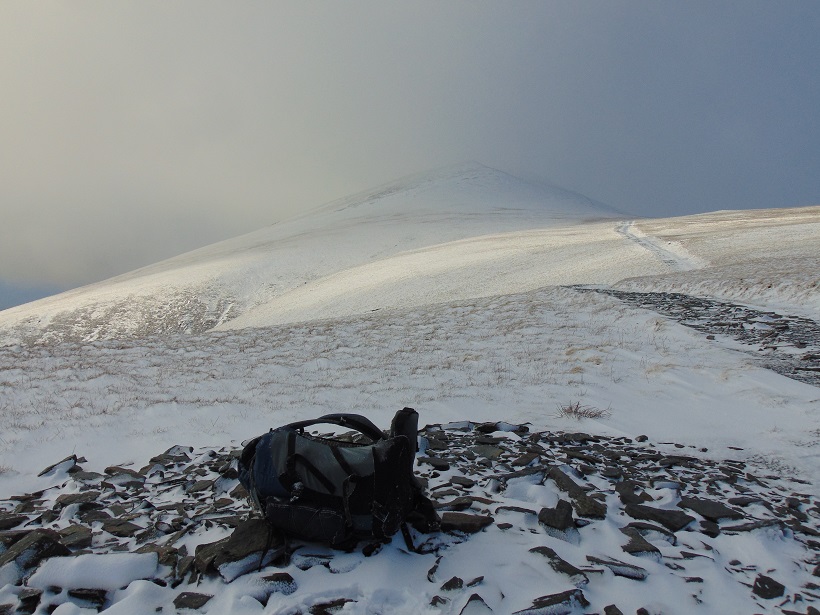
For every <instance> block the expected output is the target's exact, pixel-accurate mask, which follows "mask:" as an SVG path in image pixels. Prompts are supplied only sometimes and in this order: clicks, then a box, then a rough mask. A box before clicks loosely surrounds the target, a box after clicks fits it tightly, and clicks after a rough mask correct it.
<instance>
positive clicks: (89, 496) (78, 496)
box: [54, 491, 100, 508]
mask: <svg viewBox="0 0 820 615" xmlns="http://www.w3.org/2000/svg"><path fill="white" fill-rule="evenodd" d="M99 497H100V492H99V491H82V492H81V493H63V494H62V495H58V496H57V499H56V500H55V502H54V503H55V507H56V508H65V507H66V506H70V505H71V504H88V503H89V502H97V500H98V499H99Z"/></svg>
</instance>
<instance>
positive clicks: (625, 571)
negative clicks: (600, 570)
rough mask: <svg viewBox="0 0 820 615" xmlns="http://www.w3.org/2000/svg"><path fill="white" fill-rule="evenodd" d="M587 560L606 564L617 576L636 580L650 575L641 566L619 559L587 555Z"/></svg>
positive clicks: (602, 564) (601, 564) (600, 564)
mask: <svg viewBox="0 0 820 615" xmlns="http://www.w3.org/2000/svg"><path fill="white" fill-rule="evenodd" d="M586 557H587V561H589V562H590V563H593V564H598V565H599V566H606V567H607V568H609V569H610V570H611V571H612V573H613V574H614V575H615V576H616V577H624V578H626V579H634V580H636V581H643V580H644V579H645V578H646V577H648V576H649V572H647V571H646V569H645V568H641V567H640V566H633V565H632V564H627V563H626V562H622V561H620V560H617V559H612V558H603V557H595V556H594V555H587V556H586Z"/></svg>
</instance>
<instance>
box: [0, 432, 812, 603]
mask: <svg viewBox="0 0 820 615" xmlns="http://www.w3.org/2000/svg"><path fill="white" fill-rule="evenodd" d="M420 442H421V450H420V452H419V456H418V464H417V474H418V475H419V476H420V477H422V478H423V479H424V480H425V481H426V482H427V487H428V493H429V495H430V496H431V498H432V499H433V500H434V502H435V503H436V506H437V508H438V509H439V512H440V514H441V517H442V531H441V532H440V533H436V534H432V535H422V534H417V533H415V532H414V533H413V540H414V543H415V546H414V550H415V552H416V553H415V554H411V553H409V552H408V553H407V555H408V556H411V557H419V558H420V557H426V558H428V559H429V560H430V561H431V562H433V563H432V565H431V566H429V567H427V566H425V567H424V569H425V570H426V575H422V576H423V577H424V578H419V579H406V583H407V584H408V585H410V586H414V587H416V586H417V587H421V588H423V592H422V593H423V594H424V596H425V597H424V600H425V602H429V604H430V605H431V606H432V607H433V608H435V609H438V610H440V611H441V612H444V613H462V614H465V615H466V614H467V613H481V612H483V613H492V612H496V613H503V612H516V613H519V614H523V613H576V612H577V613H606V614H609V615H612V614H616V613H621V612H634V611H635V609H634V606H633V607H632V608H631V609H627V608H626V607H625V605H624V604H623V602H624V598H623V596H624V595H626V594H625V593H624V592H625V591H630V592H633V593H634V594H637V595H639V596H640V594H641V592H644V591H646V590H645V589H644V588H646V587H654V586H652V585H651V583H653V582H654V581H656V580H663V582H664V583H665V585H664V587H667V586H668V587H675V588H679V589H680V596H682V597H683V598H685V599H686V600H688V601H689V602H690V603H691V607H692V609H691V610H692V612H694V611H697V610H698V607H699V606H701V605H702V607H703V608H702V609H701V610H702V611H703V612H715V611H714V610H713V609H710V608H709V603H708V602H706V603H705V604H704V602H705V601H707V600H709V599H710V596H714V595H715V591H716V590H717V591H719V592H721V593H722V594H727V595H730V596H731V595H737V596H744V597H745V598H744V599H745V600H748V601H749V602H748V604H749V605H753V608H754V609H755V610H758V611H760V612H764V611H765V612H775V613H787V614H793V613H802V614H806V613H818V612H819V611H818V610H817V608H818V607H820V556H818V553H819V552H820V502H819V501H818V497H817V496H816V495H814V494H813V491H814V489H813V487H812V486H809V485H807V484H804V483H800V482H798V481H790V480H787V479H785V478H783V477H776V476H768V475H762V474H759V473H756V472H754V471H752V470H751V469H750V468H747V467H746V466H745V465H744V463H742V462H740V461H733V460H722V461H711V460H707V459H704V458H702V456H703V455H704V454H706V453H707V451H703V450H698V449H695V448H693V447H691V446H685V445H681V444H672V443H658V444H657V445H653V444H652V443H650V442H648V441H647V440H646V438H645V437H640V436H639V437H636V438H634V439H630V438H607V437H601V436H591V435H588V434H584V433H553V432H539V433H530V432H529V431H528V429H527V427H526V426H518V425H510V424H505V423H493V424H487V423H484V424H475V423H468V422H465V423H460V424H449V425H443V426H441V425H435V426H428V427H426V428H425V429H424V430H422V432H421V434H420ZM670 451H671V452H670ZM238 453H239V449H229V448H223V449H218V450H211V449H200V450H193V449H192V448H189V447H184V446H175V447H173V448H171V449H170V450H168V451H166V452H165V453H163V454H161V455H158V456H156V457H154V458H153V459H151V460H150V463H148V464H147V465H146V466H145V467H143V468H128V467H109V468H106V469H105V471H104V472H103V473H96V472H89V471H86V470H84V469H83V467H82V463H84V460H83V459H82V458H77V457H70V458H68V459H66V460H63V461H61V462H60V463H58V464H55V465H54V466H51V467H49V468H46V469H45V470H44V471H43V474H44V476H49V477H53V478H54V481H53V482H54V484H55V486H54V487H52V488H50V489H46V490H44V491H40V492H37V493H30V494H25V495H20V496H17V497H13V498H9V499H6V500H4V501H0V614H4V615H5V614H7V613H51V612H53V611H54V610H56V609H57V608H58V607H60V606H61V605H64V604H65V603H74V604H75V605H76V606H77V607H81V608H84V609H92V610H98V611H99V610H105V609H108V608H110V607H112V606H115V605H117V604H118V603H124V601H125V600H126V599H128V598H129V596H132V595H134V594H135V593H136V590H134V591H131V592H130V593H129V591H128V590H129V588H134V587H136V586H137V585H136V584H138V583H142V584H143V586H144V584H145V583H150V584H152V586H156V588H157V591H158V592H159V593H156V594H151V595H152V596H154V598H153V599H154V600H155V602H153V603H152V604H154V605H155V608H156V611H157V612H162V613H174V612H177V611H179V612H186V611H190V610H201V611H209V610H210V609H211V607H212V606H213V605H214V604H215V603H216V602H217V597H218V594H219V593H220V592H221V591H225V590H226V589H227V588H228V587H229V586H230V585H231V584H232V583H236V582H237V581H238V580H239V581H243V580H244V581H248V582H247V583H245V585H243V587H244V588H246V589H245V590H244V591H245V593H247V595H246V596H245V597H244V598H243V599H245V600H252V601H255V602H254V604H257V607H258V609H262V607H263V606H265V607H266V612H297V613H298V612H301V613H311V614H321V613H331V612H336V611H338V610H340V609H344V610H346V611H347V610H349V609H348V608H347V607H346V606H345V605H353V603H355V602H356V601H358V600H364V599H365V598H364V597H363V596H362V594H361V593H358V594H351V595H344V594H340V595H332V596H327V595H322V596H319V597H315V598H311V597H310V596H308V595H306V594H307V591H308V590H305V589H303V585H304V586H309V580H310V579H311V578H315V573H316V572H317V569H318V571H319V572H320V573H322V574H329V575H351V574H354V572H353V571H354V570H355V569H356V568H357V567H358V566H360V565H361V564H362V563H363V562H364V561H365V560H370V561H373V559H377V558H379V556H380V553H382V555H384V553H383V552H382V549H383V548H384V547H383V545H380V544H374V543H362V544H360V545H358V547H357V548H356V549H355V550H354V551H353V552H341V551H333V550H330V549H327V548H320V547H318V546H317V545H309V544H302V543H296V542H284V541H282V540H281V539H280V537H278V536H275V535H273V534H271V533H269V532H268V529H267V527H266V525H265V523H264V521H263V520H261V519H259V518H257V517H256V516H254V514H253V513H252V511H251V508H250V506H249V504H248V501H247V499H246V493H245V491H244V489H243V488H242V487H241V486H240V485H239V483H238V480H237V474H236V469H235V468H236V463H235V460H236V457H237V455H238ZM696 455H697V456H696ZM488 534H489V535H490V538H493V537H494V538H497V541H496V543H493V544H498V545H503V544H506V543H509V544H516V545H526V546H524V547H521V548H519V551H520V552H516V553H513V554H512V557H513V559H514V560H515V561H517V562H519V561H520V562H527V563H528V565H530V566H531V567H533V568H534V569H536V570H538V571H540V572H539V574H541V575H542V576H543V578H544V580H545V583H546V581H548V583H546V585H545V587H546V586H549V587H563V588H564V589H562V590H561V591H550V592H539V590H538V588H537V587H533V588H532V589H531V590H528V591H531V592H532V595H527V596H525V597H522V596H521V595H516V594H515V592H518V593H519V594H520V592H521V591H522V590H521V589H520V588H518V589H515V588H514V587H512V586H511V585H510V582H509V581H508V580H507V577H505V576H504V575H503V574H501V573H498V576H497V577H496V576H495V574H494V573H488V574H486V575H483V576H471V575H469V574H467V573H466V572H465V573H464V574H458V573H457V571H458V570H460V569H462V568H463V569H464V570H465V571H468V570H470V569H471V568H470V567H469V566H467V565H466V560H464V559H463V558H464V556H463V555H459V553H462V551H460V550H459V548H460V547H463V546H465V545H469V543H470V541H475V540H477V539H478V538H479V537H481V536H482V535H483V536H484V537H485V538H486V537H487V535H488ZM515 536H518V537H520V538H521V539H515V538H514V537H515ZM752 537H758V538H760V540H762V543H763V544H768V543H767V541H773V542H772V543H771V544H777V545H779V547H778V548H779V549H780V550H781V551H782V552H783V553H786V554H791V555H790V559H788V561H786V562H785V563H784V565H783V567H782V568H777V567H775V568H772V567H770V566H768V565H766V566H764V565H763V564H762V563H761V562H760V561H758V559H756V558H755V557H754V556H753V551H750V550H748V549H746V546H747V545H748V544H750V542H749V541H750V539H751V538H752ZM213 538H216V539H215V540H213ZM396 540H398V541H401V538H396ZM396 540H394V543H395V542H396ZM736 547H739V548H736ZM401 548H402V549H404V546H403V542H402V547H401ZM408 551H409V549H408ZM744 553H746V554H748V555H747V556H744V555H743V554H744ZM487 557H488V558H489V559H490V560H492V557H493V555H492V554H488V555H487ZM459 558H462V559H459ZM784 561H785V560H784ZM409 569H410V568H408V570H409ZM501 569H502V568H499V567H496V568H492V570H501ZM454 571H456V573H455V574H454V573H453V572H454ZM311 575H313V577H311ZM619 579H620V580H619ZM251 581H252V583H251ZM615 581H617V583H620V585H617V586H616V585H614V582H615ZM624 583H626V584H632V585H634V590H632V589H629V586H628V587H626V589H625V588H624V585H623V584H624ZM143 586H140V587H143ZM614 587H618V588H619V589H618V590H617V591H614V590H611V588H614ZM247 588H252V589H247ZM140 591H143V590H140ZM648 593H651V592H648ZM146 595H147V594H146ZM157 596H159V597H157ZM652 598H653V597H652V596H649V595H647V596H646V600H647V605H648V606H647V607H646V608H643V607H641V608H639V609H638V610H637V612H638V613H654V612H658V611H657V609H655V610H653V609H652V607H650V606H649V604H650V602H652V600H651V599H652ZM654 598H655V602H654V603H656V602H657V600H656V598H657V596H655V597H654ZM514 599H517V602H515V600H514ZM524 599H525V600H524ZM679 599H682V598H675V600H679ZM522 600H524V602H529V603H531V604H530V606H529V607H526V608H520V606H516V607H515V608H513V607H512V606H509V605H512V604H517V605H520V604H522ZM619 602H620V605H619ZM209 603H210V604H209ZM654 603H653V604H654ZM146 604H147V603H146ZM505 605H508V606H505ZM676 606H677V607H678V608H679V607H680V605H676ZM67 612H68V611H67ZM134 612H138V611H134ZM211 612H217V611H211ZM249 612H250V611H249ZM354 612H358V611H354ZM362 612H364V611H362ZM367 612H370V611H367ZM374 612H375V611H374ZM724 612H725V611H724Z"/></svg>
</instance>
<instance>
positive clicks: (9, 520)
mask: <svg viewBox="0 0 820 615" xmlns="http://www.w3.org/2000/svg"><path fill="white" fill-rule="evenodd" d="M26 521H28V517H27V516H26V515H17V514H14V513H7V512H0V531H3V530H10V529H12V528H15V527H18V526H20V525H23V523H25V522H26Z"/></svg>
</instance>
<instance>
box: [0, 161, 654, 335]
mask: <svg viewBox="0 0 820 615" xmlns="http://www.w3.org/2000/svg"><path fill="white" fill-rule="evenodd" d="M614 215H615V214H614V213H613V212H612V211H610V210H607V209H606V208H605V207H604V206H601V205H598V204H595V203H593V202H592V201H589V200H587V199H584V198H583V197H580V196H578V195H574V194H572V193H568V192H566V191H562V190H560V189H556V188H550V187H545V186H540V185H535V184H531V183H528V182H525V181H522V180H519V179H517V178H514V177H512V176H509V175H507V174H505V173H502V172H500V171H496V170H494V169H489V168H487V167H483V166H481V165H476V164H470V165H460V166H458V167H454V168H448V169H445V170H443V171H437V172H432V173H428V174H422V175H418V176H414V177H412V178H410V179H407V180H401V181H399V182H396V183H393V184H390V185H388V186H385V187H382V188H380V189H378V190H376V191H370V192H367V193H362V194H360V195H356V196H353V197H349V198H347V199H343V200H341V201H336V202H334V203H331V204H330V205H327V206H324V207H321V208H319V209H318V210H316V211H314V212H311V213H309V214H306V215H304V216H301V217H299V218H295V219H293V220H290V221H286V222H282V223H279V224H276V225H273V226H271V227H268V228H265V229H262V230H260V231H257V232H254V233H250V234H248V235H244V236H242V237H238V238H235V239H231V240H227V241H224V242H220V243H217V244H214V245H213V246H208V247H205V248H201V249H199V250H195V251H193V252H190V253H187V254H183V255H181V256H179V257H176V258H173V259H169V260H166V261H163V262H161V263H157V264H156V265H152V266H149V267H145V268H142V269H139V270H137V271H134V272H132V273H129V274H125V275H122V276H118V277H116V278H112V279H111V280H108V281H105V282H100V283H98V284H93V285H91V286H88V287H84V288H81V289H77V290H73V291H69V292H67V293H63V294H61V295H57V296H55V297H50V298H47V299H43V300H40V301H37V302H34V303H32V304H29V305H25V306H20V307H17V308H12V309H10V310H5V311H3V312H0V343H3V342H4V341H5V343H18V342H24V343H31V342H58V341H60V340H66V339H73V340H93V339H112V338H121V337H124V336H126V337H140V336H144V335H151V334H166V333H169V332H174V331H176V332H188V333H197V332H202V331H205V330H208V329H210V328H212V327H213V326H214V325H215V324H216V323H217V322H224V321H226V320H230V319H232V318H235V317H236V316H238V315H239V314H242V313H244V312H245V311H247V310H249V309H251V308H253V307H256V306H263V305H265V304H267V303H269V302H271V301H276V300H278V299H279V298H280V297H282V296H283V295H284V294H286V293H288V292H290V291H293V290H294V289H297V288H301V287H303V286H305V285H308V286H309V285H311V284H312V283H313V282H314V281H315V280H320V279H324V278H327V277H329V276H333V275H336V274H339V273H342V272H345V271H346V270H348V269H354V268H357V267H362V266H366V265H368V264H371V263H377V262H379V261H381V260H383V259H390V258H391V257H393V256H395V255H397V254H399V253H403V252H406V251H411V250H423V249H426V248H430V247H434V246H437V245H441V244H446V243H449V242H454V241H458V240H462V239H470V238H473V237H479V236H484V235H491V234H497V233H505V232H516V231H527V230H531V229H555V228H561V227H566V226H571V225H576V224H578V223H579V222H583V221H588V220H601V219H605V218H607V217H612V216H614ZM659 271H660V270H658V269H657V268H655V269H651V268H650V269H644V270H641V271H637V270H634V271H632V273H633V275H638V274H639V273H640V272H643V273H655V272H659ZM528 288H531V286H529V287H528ZM519 290H523V289H521V288H519ZM448 298H449V299H458V298H462V295H458V294H456V295H454V296H449V297H448V296H445V299H448ZM367 309H369V308H363V309H362V310H361V311H362V312H363V311H366V310H367ZM280 320H281V319H280Z"/></svg>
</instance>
